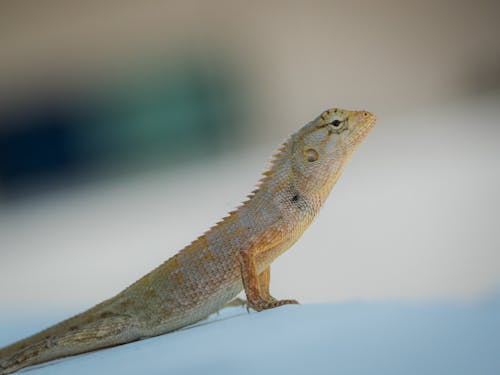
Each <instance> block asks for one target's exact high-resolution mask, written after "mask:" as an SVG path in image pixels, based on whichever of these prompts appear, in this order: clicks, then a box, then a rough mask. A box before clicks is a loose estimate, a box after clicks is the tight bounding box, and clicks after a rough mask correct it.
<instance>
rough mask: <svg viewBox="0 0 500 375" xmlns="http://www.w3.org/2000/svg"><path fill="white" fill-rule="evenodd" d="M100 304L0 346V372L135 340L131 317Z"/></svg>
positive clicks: (6, 372)
mask: <svg viewBox="0 0 500 375" xmlns="http://www.w3.org/2000/svg"><path fill="white" fill-rule="evenodd" d="M99 307H100V305H98V306H96V307H94V308H92V309H90V310H88V311H86V312H84V313H82V314H79V315H76V316H74V317H72V318H69V319H67V320H65V321H63V322H61V323H59V324H56V325H54V326H52V327H50V328H47V329H45V330H43V331H41V332H39V333H37V334H35V335H33V336H30V337H28V338H26V339H24V340H21V341H18V342H16V343H13V344H11V345H9V346H7V347H5V348H3V349H0V375H7V374H11V373H13V372H15V371H17V370H19V369H21V368H24V367H27V366H32V365H36V364H39V363H43V362H48V361H51V360H54V359H58V358H62V357H67V356H70V355H75V354H80V353H86V352H90V351H94V350H97V349H102V348H105V347H109V346H114V345H118V344H123V343H126V342H130V341H134V340H137V339H138V338H139V337H138V336H135V335H134V333H133V330H132V329H130V328H132V324H131V318H130V317H129V316H124V315H115V314H113V313H111V312H106V311H104V312H103V310H102V309H100V308H99Z"/></svg>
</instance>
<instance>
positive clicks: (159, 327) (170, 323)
mask: <svg viewBox="0 0 500 375" xmlns="http://www.w3.org/2000/svg"><path fill="white" fill-rule="evenodd" d="M374 124H375V116H373V115H372V114H370V113H368V112H363V111H346V110H340V109H330V110H327V111H325V112H323V113H322V114H321V115H320V116H318V117H317V118H316V119H314V120H313V121H311V122H310V123H308V124H307V125H305V126H304V127H302V128H301V129H300V130H299V131H298V132H297V133H295V134H293V135H292V136H291V137H290V139H289V140H288V141H287V142H285V143H284V144H283V146H282V147H281V148H280V149H279V151H278V153H277V154H276V155H275V157H274V159H273V162H272V165H271V168H270V169H269V170H268V171H267V172H265V173H264V177H263V178H262V180H261V181H260V186H259V187H258V189H257V190H255V191H253V192H252V193H251V194H250V195H249V196H248V200H247V201H246V202H244V203H243V204H242V205H241V206H240V207H239V208H238V209H236V210H235V211H233V212H231V213H229V215H228V216H227V217H225V218H224V219H223V220H222V221H220V222H219V223H217V224H216V225H215V226H214V227H212V228H211V229H210V230H209V231H208V232H206V233H205V234H204V235H202V236H201V237H199V238H198V239H197V240H195V241H194V242H192V243H191V244H190V245H188V246H187V247H186V248H184V249H183V250H181V251H180V252H179V253H177V254H176V255H175V256H173V257H172V258H170V259H169V260H167V261H166V262H165V263H163V264H162V265H160V266H159V267H158V268H156V269H155V270H153V271H152V272H150V273H149V274H147V275H145V276H144V277H142V278H141V279H140V280H138V281H137V282H135V283H134V284H132V285H131V286H130V287H128V288H127V289H125V290H124V291H122V292H121V293H119V294H118V295H116V296H115V297H112V298H110V299H108V300H106V301H104V302H102V303H100V304H98V305H96V306H95V307H93V308H91V309H89V310H87V311H85V312H83V313H81V314H79V315H76V316H74V317H72V318H70V319H68V320H65V321H63V322H61V323H59V324H57V325H55V326H53V327H50V328H48V329H46V330H44V331H42V332H40V333H38V334H36V335H33V336H31V337H28V338H27V339H24V340H21V341H19V342H17V343H14V344H12V345H10V346H8V347H6V348H4V349H2V350H0V374H10V373H12V372H14V371H16V370H18V369H21V368H23V367H26V366H30V365H34V364H38V363H42V362H46V361H50V360H53V359H56V358H60V357H64V356H69V355H74V354H78V353H84V352H89V351H93V350H97V349H101V348H105V347H110V346H115V345H119V344H123V343H127V342H131V341H135V340H139V339H142V338H145V337H151V336H156V335H161V334H164V333H167V332H171V331H173V330H176V329H179V328H181V327H184V326H186V325H189V324H192V323H195V322H197V321H199V320H201V319H204V318H206V317H207V316H209V315H210V314H212V313H214V312H216V311H218V310H219V309H221V308H222V307H223V306H224V305H225V304H226V303H228V302H229V301H231V300H233V299H234V298H235V297H236V295H237V294H238V293H239V292H240V291H241V290H243V289H244V290H245V293H246V296H247V300H248V305H249V306H250V307H252V308H253V309H255V310H257V311H261V310H265V309H269V308H273V307H277V306H281V305H285V304H291V303H297V301H295V300H277V299H275V298H273V297H272V296H271V295H270V294H269V282H270V264H271V262H272V261H273V260H274V259H276V257H278V256H279V255H280V254H282V253H283V252H284V251H285V250H287V249H288V248H289V247H290V246H292V244H293V243H294V242H295V241H297V240H298V239H299V237H300V236H301V235H302V233H303V232H304V230H305V229H306V228H307V227H308V226H309V225H310V224H311V222H312V220H313V218H314V217H315V215H316V214H317V212H318V211H319V209H320V207H321V205H322V204H323V202H324V201H325V199H326V198H327V196H328V194H329V193H330V190H331V189H332V187H333V185H334V184H335V182H336V181H337V179H338V177H339V176H340V173H341V172H342V169H343V167H344V166H345V164H346V162H347V161H348V160H349V158H350V157H351V155H352V153H353V151H354V150H355V149H356V148H357V146H358V145H359V144H360V143H361V142H362V141H363V140H364V139H365V138H366V136H367V135H368V133H369V131H370V130H371V129H372V127H373V126H374Z"/></svg>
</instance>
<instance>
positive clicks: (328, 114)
mask: <svg viewBox="0 0 500 375" xmlns="http://www.w3.org/2000/svg"><path fill="white" fill-rule="evenodd" d="M375 121H376V117H375V116H374V115H373V114H371V113H369V112H366V111H347V110H341V109H335V108H333V109H328V110H326V111H324V112H323V113H322V114H321V115H319V116H318V117H317V118H316V119H314V120H313V121H311V122H310V123H308V124H307V125H305V126H304V127H303V128H302V129H300V130H299V131H298V132H297V133H295V134H294V135H293V137H292V138H293V142H291V144H292V145H293V146H292V150H291V152H292V170H293V175H294V180H295V184H296V186H297V188H299V189H300V190H301V191H302V192H304V193H306V194H307V192H308V191H310V192H311V193H314V192H320V195H321V196H323V197H325V198H326V195H328V193H329V192H330V189H331V188H332V186H333V185H334V184H335V182H336V181H337V179H338V177H339V175H340V173H341V172H342V169H343V167H344V165H345V163H346V162H347V161H348V160H349V158H350V157H351V155H352V153H353V152H354V150H355V149H356V148H357V147H358V146H359V145H360V144H361V143H362V142H363V140H364V139H365V138H366V137H367V136H368V133H369V132H370V130H371V129H372V128H373V126H374V125H375Z"/></svg>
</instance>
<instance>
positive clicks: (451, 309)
mask: <svg viewBox="0 0 500 375" xmlns="http://www.w3.org/2000/svg"><path fill="white" fill-rule="evenodd" d="M8 320H10V322H12V319H8ZM19 320H23V322H26V320H25V318H19ZM39 320H41V319H39ZM45 323H46V322H43V324H45ZM27 324H28V325H29V322H28V323H27ZM43 324H42V325H43ZM34 326H36V323H35V322H32V323H31V326H30V327H29V329H33V328H34ZM40 328H41V327H40ZM35 330H36V329H35ZM15 331H17V333H18V334H20V330H18V329H16V327H15V326H13V325H12V324H11V325H10V326H9V327H5V326H4V327H2V326H1V322H0V332H1V334H0V345H3V344H4V343H6V341H10V340H11V338H13V337H14V336H16V337H18V335H16V334H15ZM23 333H25V332H23ZM28 371H29V373H30V374H33V375H42V374H44V375H45V374H54V375H57V374H72V375H79V374H82V375H83V374H112V373H119V374H162V375H163V374H255V373H264V374H266V373H269V374H271V373H273V374H275V373H286V374H386V375H387V374H398V375H400V374H405V375H410V374H416V375H417V374H418V375H421V374H453V375H459V374H471V375H472V374H474V375H476V374H480V375H489V374H492V375H493V374H496V375H498V374H500V295H496V296H495V297H494V298H490V299H488V300H486V301H483V302H481V303H475V304H472V303H471V304H465V303H426V304H415V303H413V304H412V303H397V302H383V303H364V302H363V303H362V302H359V303H343V304H319V305H300V306H285V307H282V308H279V309H274V310H271V311H265V312H263V313H251V314H247V312H246V310H244V309H241V308H231V309H226V310H224V311H223V312H222V313H221V314H220V315H219V316H215V317H214V318H212V319H211V320H210V321H208V322H205V323H202V324H201V325H199V326H197V327H193V328H188V329H184V330H181V331H178V332H174V333H171V334H169V335H164V336H161V337H155V338H152V339H148V340H143V341H140V342H136V343H132V344H128V345H123V346H120V347H116V348H112V349H107V350H102V351H98V352H95V353H90V354H85V355H81V356H77V357H73V358H68V359H63V360H60V361H57V362H55V363H51V364H48V365H43V366H41V367H38V368H35V369H31V370H28ZM28 371H27V372H28Z"/></svg>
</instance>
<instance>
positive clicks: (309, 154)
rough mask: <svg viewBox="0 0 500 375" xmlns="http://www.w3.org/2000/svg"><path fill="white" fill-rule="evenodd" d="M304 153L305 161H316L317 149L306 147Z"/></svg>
mask: <svg viewBox="0 0 500 375" xmlns="http://www.w3.org/2000/svg"><path fill="white" fill-rule="evenodd" d="M304 155H305V157H306V159H307V161H309V162H313V161H316V160H318V158H319V155H318V151H316V150H315V149H313V148H308V149H307V150H305V151H304Z"/></svg>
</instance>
